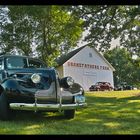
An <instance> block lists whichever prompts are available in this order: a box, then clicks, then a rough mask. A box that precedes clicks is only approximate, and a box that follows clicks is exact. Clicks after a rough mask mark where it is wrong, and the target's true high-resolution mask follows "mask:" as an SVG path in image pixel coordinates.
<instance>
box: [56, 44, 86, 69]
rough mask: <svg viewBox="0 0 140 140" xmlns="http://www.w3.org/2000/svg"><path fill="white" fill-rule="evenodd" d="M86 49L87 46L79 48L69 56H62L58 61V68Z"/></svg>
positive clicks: (68, 54)
mask: <svg viewBox="0 0 140 140" xmlns="http://www.w3.org/2000/svg"><path fill="white" fill-rule="evenodd" d="M84 47H86V46H82V47H79V48H77V49H75V50H73V51H71V52H69V53H67V54H63V55H61V56H60V57H59V58H58V59H56V62H57V64H58V66H61V65H63V64H64V63H65V62H66V61H67V60H69V59H70V58H71V57H73V56H74V55H75V54H77V53H78V52H79V51H80V50H82V49H83V48H84Z"/></svg>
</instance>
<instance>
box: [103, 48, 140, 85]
mask: <svg viewBox="0 0 140 140" xmlns="http://www.w3.org/2000/svg"><path fill="white" fill-rule="evenodd" d="M104 56H105V58H106V59H107V60H108V61H109V62H110V63H111V64H112V66H113V67H114V68H115V72H114V84H115V85H117V84H120V83H122V82H127V83H129V84H132V85H137V84H138V83H140V76H139V74H138V73H139V71H140V59H136V60H134V59H132V57H131V53H130V52H129V51H127V49H126V48H119V47H116V48H114V49H112V50H109V51H107V52H105V53H104Z"/></svg>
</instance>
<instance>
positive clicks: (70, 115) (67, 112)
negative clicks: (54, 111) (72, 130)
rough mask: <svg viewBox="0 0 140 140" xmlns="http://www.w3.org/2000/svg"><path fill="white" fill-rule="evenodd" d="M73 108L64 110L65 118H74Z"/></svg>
mask: <svg viewBox="0 0 140 140" xmlns="http://www.w3.org/2000/svg"><path fill="white" fill-rule="evenodd" d="M74 115H75V110H74V109H73V110H64V116H65V118H66V119H72V118H74Z"/></svg>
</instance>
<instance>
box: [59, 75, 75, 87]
mask: <svg viewBox="0 0 140 140" xmlns="http://www.w3.org/2000/svg"><path fill="white" fill-rule="evenodd" d="M73 84H74V80H73V78H72V77H70V76H67V77H64V78H62V79H60V86H61V87H62V88H70V87H71V86H72V85H73Z"/></svg>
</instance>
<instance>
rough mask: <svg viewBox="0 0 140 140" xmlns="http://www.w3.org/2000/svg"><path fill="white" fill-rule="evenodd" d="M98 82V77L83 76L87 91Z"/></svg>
mask: <svg viewBox="0 0 140 140" xmlns="http://www.w3.org/2000/svg"><path fill="white" fill-rule="evenodd" d="M96 81H97V77H96V75H84V76H83V85H84V89H85V91H88V90H89V87H90V86H91V85H93V84H95V83H96Z"/></svg>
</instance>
